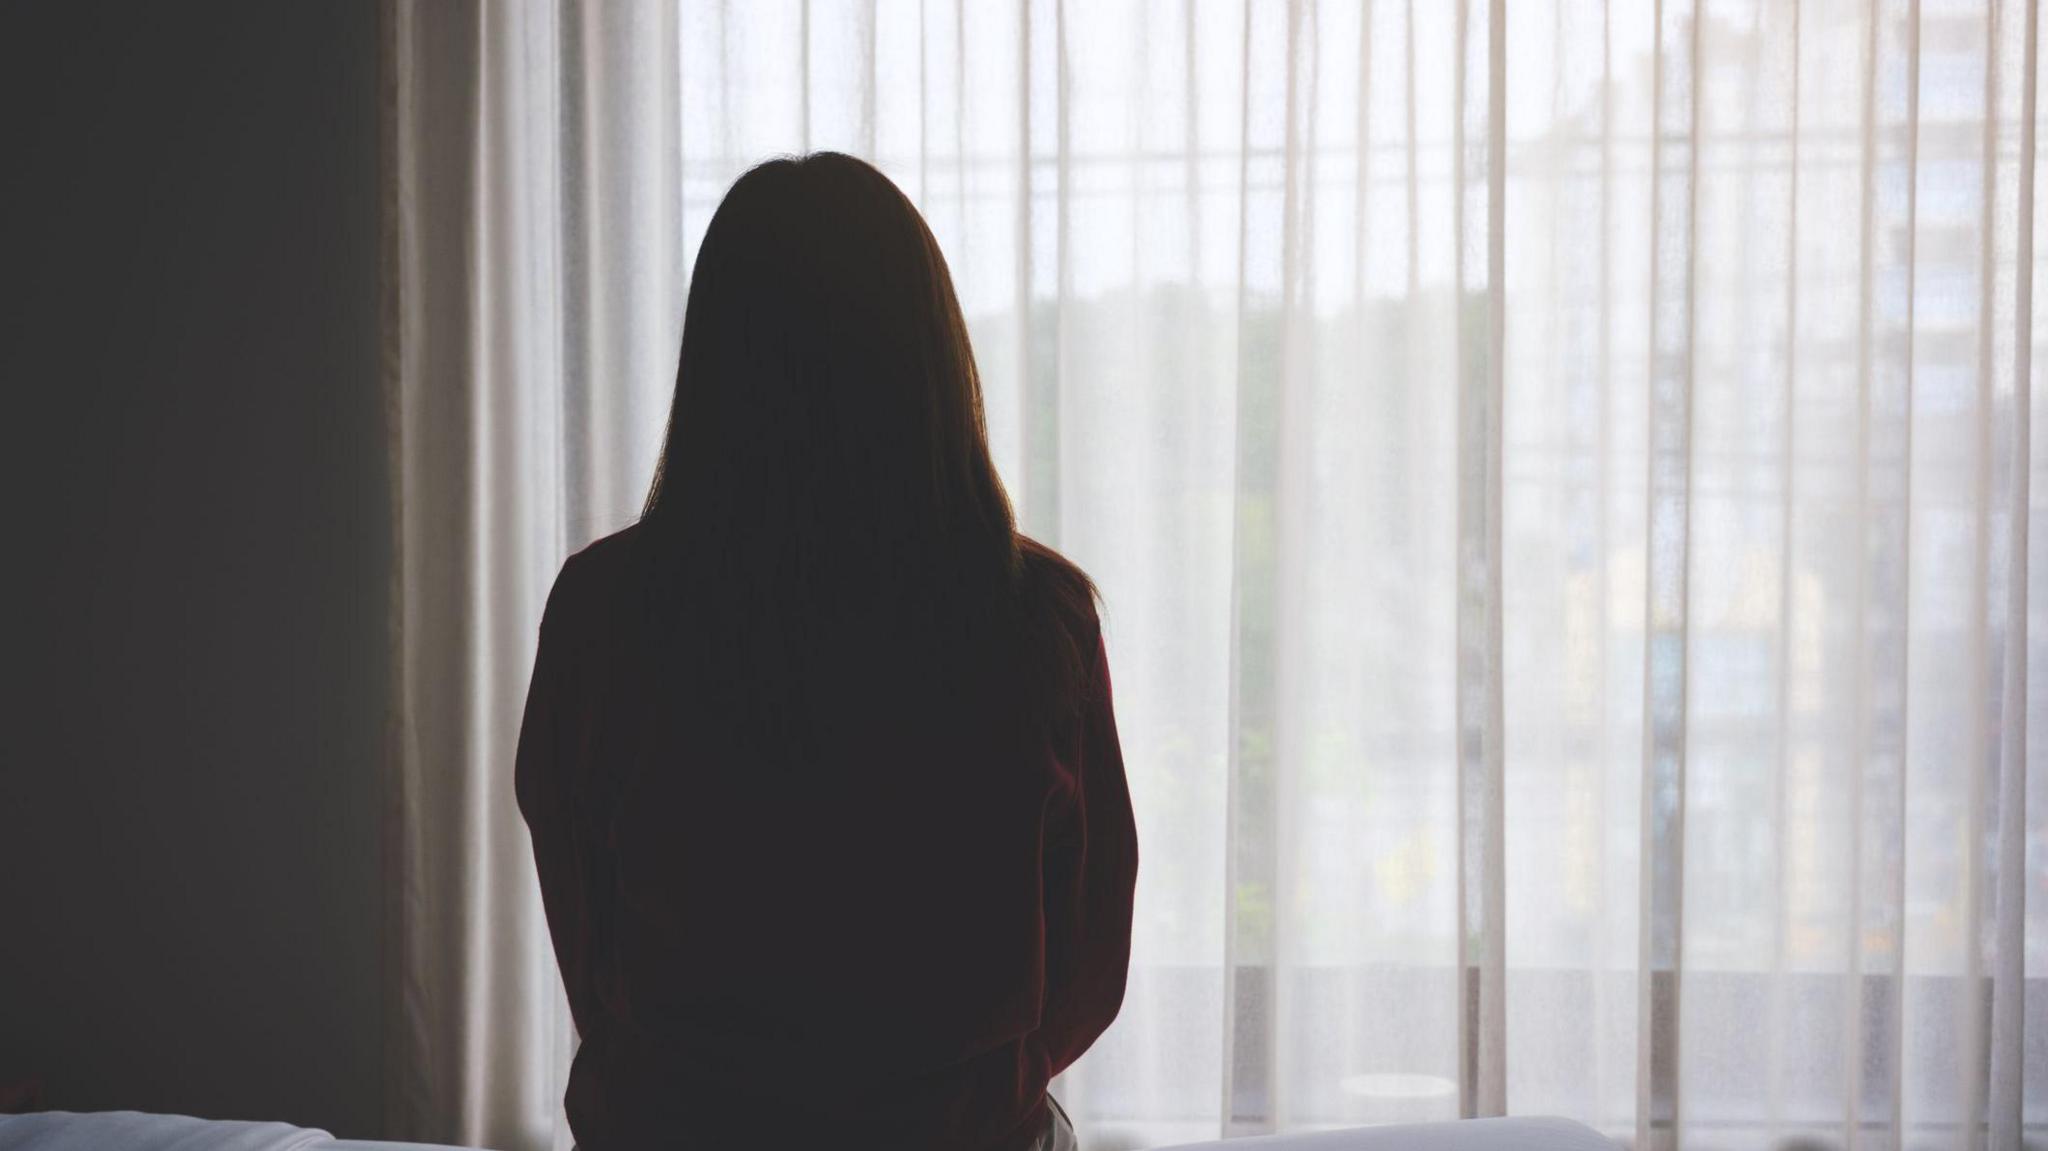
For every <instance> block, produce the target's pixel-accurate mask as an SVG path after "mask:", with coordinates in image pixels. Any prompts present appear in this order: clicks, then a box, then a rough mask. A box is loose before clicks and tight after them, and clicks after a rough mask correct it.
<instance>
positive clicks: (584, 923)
mask: <svg viewBox="0 0 2048 1151" xmlns="http://www.w3.org/2000/svg"><path fill="white" fill-rule="evenodd" d="M574 563H575V561H574V560H573V559H572V560H571V561H570V565H569V566H565V567H564V568H563V569H562V574H561V575H559V576H557V577H556V579H555V586H554V589H553V590H552V591H550V592H549V593H548V602H547V607H546V609H545V610H544V611H543V613H542V616H541V625H540V643H539V647H538V649H537V651H536V653H535V655H534V661H533V679H532V682H531V683H530V684H529V685H528V686H527V691H526V714H525V717H524V719H523V720H522V721H521V723H520V727H519V750H518V752H517V756H516V760H515V765H514V769H513V785H514V788H515V790H516V791H517V792H518V796H519V811H520V814H522V815H524V816H525V817H526V826H527V829H528V831H530V832H531V833H532V835H533V863H534V868H535V870H536V871H537V872H538V873H539V875H540V894H541V903H542V905H543V906H544V907H545V908H546V910H547V917H548V934H549V935H551V936H552V937H553V938H554V943H555V961H556V962H557V963H558V964H559V965H560V966H561V970H562V982H563V984H564V985H565V986H566V987H567V988H568V993H569V1013H570V1015H571V1016H573V1017H574V1018H575V1020H576V1032H577V1034H579V1035H588V1034H590V1031H589V1026H588V1025H589V1023H590V1022H591V1019H592V1013H593V1012H594V1011H595V1009H596V993H595V990H594V988H593V986H592V982H591V973H592V967H593V963H592V960H593V956H592V945H593V942H594V941H593V938H592V937H593V934H594V932H593V930H592V928H593V924H592V910H593V909H592V908H591V906H590V885H589V876H588V874H587V871H588V868H589V859H590V857H589V851H588V849H589V845H588V844H587V843H585V842H584V838H585V836H584V833H583V827H584V820H583V819H581V818H580V814H581V806H582V796H581V789H580V788H578V787H577V786H575V783H576V781H575V775H574V768H575V760H574V758H573V754H572V753H573V752H574V749H575V743H574V740H575V738H576V733H575V730H574V728H573V725H572V723H571V722H570V721H571V720H572V718H573V716H574V715H575V706H574V705H575V701H576V691H575V688H576V675H577V671H578V669H577V667H576V666H575V663H574V661H573V655H574V651H575V646H576V638H575V635H574V632H573V629H571V628H570V627H569V626H568V625H567V624H566V623H565V621H564V618H563V617H564V616H566V615H568V614H569V613H568V612H567V610H566V609H565V608H564V606H563V601H564V600H566V599H567V598H568V596H567V595H565V593H564V591H563V588H564V585H566V584H568V583H569V582H570V576H569V569H570V566H573V565H574Z"/></svg>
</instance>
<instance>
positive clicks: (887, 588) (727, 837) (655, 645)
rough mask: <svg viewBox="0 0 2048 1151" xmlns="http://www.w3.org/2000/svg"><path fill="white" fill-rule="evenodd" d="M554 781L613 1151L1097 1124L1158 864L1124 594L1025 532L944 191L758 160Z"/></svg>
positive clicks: (582, 657) (536, 700)
mask: <svg viewBox="0 0 2048 1151" xmlns="http://www.w3.org/2000/svg"><path fill="white" fill-rule="evenodd" d="M517 783H518V793H519V805H520V809H521V810H522V811H523V812H524V813H525V816H526V820H527V823H528V825H529V827H530V828H531V829H532V832H533V848H534V858H535V861H536V863H537V864H538V865H539V870H540V880H541V890H542V893H543V895H544V897H545V900H546V904H547V913H548V925H549V927H550V929H551V931H552V933H553V935H554V943H555V953H556V957H557V959H558V960H559V961H560V963H561V969H562V977H563V979H564V981H565V982H566V983H567V985H568V992H569V1005H570V1007H571V1009H572V1011H573V1013H574V1015H575V1019H576V1028H577V1031H578V1032H579V1034H580V1035H581V1036H582V1046H581V1048H580V1050H579V1051H578V1052H577V1055H576V1062H575V1068H574V1070H573V1071H572V1072H571V1074H570V1077H569V1090H568V1099H567V1103H568V1114H569V1123H570V1127H571V1128H572V1129H573V1131H574V1132H575V1135H576V1138H577V1140H578V1142H579V1144H580V1145H581V1147H582V1148H583V1151H611V1149H614V1148H635V1149H638V1148H658V1147H679V1148H680V1147H706V1148H718V1149H720V1151H724V1149H727V1148H753V1147H761V1148H777V1147H805V1148H827V1147H875V1148H889V1149H905V1151H909V1149H921V1148H934V1149H936V1148H945V1149H947V1151H978V1149H983V1148H987V1149H995V1151H1009V1149H1013V1148H1054V1147H1068V1146H1071V1145H1072V1141H1073V1135H1072V1129H1071V1128H1070V1127H1069V1126H1068V1125H1067V1122H1066V1118H1065V1115H1064V1113H1063V1112H1060V1111H1059V1109H1058V1107H1057V1105H1056V1104H1053V1103H1052V1102H1051V1099H1050V1097H1049V1096H1048V1095H1047V1094H1046V1091H1045V1086H1046V1082H1047V1081H1048V1080H1049V1079H1050V1078H1051V1077H1052V1076H1053V1075H1055V1074H1057V1073H1058V1072H1059V1071H1060V1070H1061V1069H1062V1068H1064V1067H1066V1066H1067V1065H1068V1064H1070V1063H1072V1062H1073V1061H1074V1059H1075V1058H1076V1057H1078V1056H1079V1055H1080V1054H1081V1053H1082V1052H1083V1051H1085V1050H1087V1048H1088V1046H1089V1044H1091V1043H1093V1042H1094V1041H1095V1038H1096V1037H1097V1036H1098V1035H1100V1034H1101V1033H1102V1031H1103V1029H1104V1028H1105V1027H1107V1026H1108V1025H1109V1022H1110V1020H1112V1019H1113V1018H1115V1016H1116V1013H1117V1009H1118V1007H1119V1006H1120V1005H1121V1004H1122V1001H1123V993H1124V977H1125V971H1126V968H1127V967H1128V963H1129V954H1130V927H1131V891H1132V884H1133V881H1134V879H1135V877H1136V873H1137V865H1138V853H1137V837H1136V833H1135V831H1134V829H1133V825H1132V819H1131V807H1130V795H1129V791H1128V789H1127V787H1126V783H1125V779H1124V768H1123V760H1122V755H1121V753H1120V752H1119V750H1118V745H1117V735H1116V726H1115V721H1114V718H1113V716H1112V713H1111V709H1110V684H1109V670H1108V667H1107V665H1106V663H1105V662H1104V655H1103V644H1102V637H1101V631H1100V626H1099V623H1098V621H1097V616H1096V611H1095V602H1094V588H1093V586H1092V585H1091V584H1090V582H1089V580H1088V577H1087V576H1085V575H1084V574H1082V572H1081V571H1080V570H1079V569H1077V568H1076V567H1075V566H1074V565H1073V564H1071V563H1069V562H1068V561H1067V560H1065V559H1064V558H1062V557H1061V556H1059V555H1058V554H1057V553H1055V552H1054V551H1052V550H1051V549H1049V548H1047V547H1044V546H1042V545H1040V544H1037V543H1034V542H1033V541H1031V540H1029V539H1026V538H1024V537H1023V536H1021V535H1019V534H1018V533H1017V530H1016V525H1015V520H1014V518H1013V516H1012V514H1011V511H1010V505H1009V501H1008V498H1007V497H1006V496H1005V494H1004V492H1003V486H1002V484H1001V482H1000V481H999V480H998V479H997V477H996V472H995V468H994V465H993V464H992V463H991V461H990V459H989V452H988V442H987V434H986V430H985V427H984V424H983V418H982V403H981V387H980V383H979V380H978V378H977V376H976V373H975V367H974V358H973V354H972V352H971V351H970V350H969V347H968V341H967V329H966V326H965V324H964V322H963V320H962V318H961V314H960V306H959V302H958V301H957V300H956V299H955V298H954V295H953V286H952V281H951V278H950V276H949V275H948V273H947V270H946V263H945V260H944V259H943V258H942V257H941V256H940V254H939V249H938V245H937V243H936V241H934V240H933V238H932V235H931V233H930V231H929V230H927V229H926V227H925V225H924V221H923V220H922V219H920V218H919V216H918V214H917V210H916V209H915V208H913V207H912V206H911V204H910V202H909V200H907V199H906V198H905V197H904V196H903V194H902V193H901V192H899V191H898V190H897V189H896V186H895V185H893V184H891V183H890V182H889V181H888V179H887V178H886V177H884V176H883V175H882V174H881V173H879V172H877V171H876V170H874V169H873V168H871V167H869V166H868V165H866V164H864V163H862V162H860V161H858V160H855V159H852V158H851V157H847V156H842V155H837V154H834V153H818V154H814V155H811V156H808V157H805V158H802V159H795V160H774V161H771V162H769V163H766V164H763V165H761V166H760V167H758V168H755V169H753V170H752V171H750V172H748V173H747V174H746V175H745V176H743V177H741V178H740V180H739V182H738V183H736V184H734V185H733V187H732V190H731V191H730V192H728V193H727V194H726V197H725V202H724V203H723V204H721V205H720V206H719V209H718V212H717V214H716V215H715V216H713V217H712V220H711V224H710V227H709V229H708V230H707V231H706V233H705V235H704V242H703V246H702V248H701V250H700V251H699V254H698V257H697V268H696V277H695V280H694V282H693V283H692V284H691V287H690V300H689V306H688V310H687V312H686V313H685V318H684V325H683V344H682V356H681V361H680V365H679V367H678V370H677V372H676V390H675V400H674V404H673V407H672V408H671V411H670V414H669V426H668V438H667V442H666V443H665V445H664V446H663V450H662V458H661V466H660V468H659V469H658V471H657V473H656V476H655V481H654V485H653V490H652V491H651V492H650V493H649V494H648V498H647V505H646V509H645V512H644V514H643V515H642V517H641V519H640V522H639V523H637V524H635V525H634V526H632V527H629V528H627V529H625V530H624V531H621V532H619V533H617V534H616V535H612V536H609V537H607V538H605V539H603V540H600V541H598V542H597V543H595V544H593V545H591V546H590V547H589V548H587V549H585V550H584V551H582V552H580V553H578V554H577V555H576V556H574V557H573V558H572V559H570V561H569V562H568V564H567V565H565V566H564V567H563V569H562V572H561V574H560V576H559V577H558V578H557V579H556V581H555V586H554V590H553V592H552V593H551V594H550V596H549V598H548V604H547V611H546V616H545V618H544V620H543V622H542V624H541V633H540V654H539V657H538V659H537V661H536V664H535V667H534V673H533V683H532V687H531V690H530V692H529V695H528V700H527V707H526V718H525V726H524V728H523V729H522V731H521V733H520V740H519V754H518V771H517Z"/></svg>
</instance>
